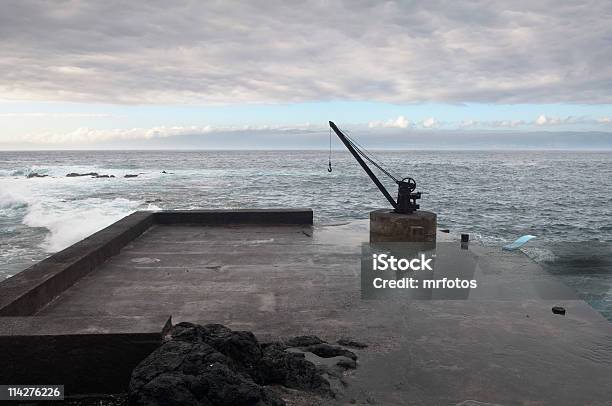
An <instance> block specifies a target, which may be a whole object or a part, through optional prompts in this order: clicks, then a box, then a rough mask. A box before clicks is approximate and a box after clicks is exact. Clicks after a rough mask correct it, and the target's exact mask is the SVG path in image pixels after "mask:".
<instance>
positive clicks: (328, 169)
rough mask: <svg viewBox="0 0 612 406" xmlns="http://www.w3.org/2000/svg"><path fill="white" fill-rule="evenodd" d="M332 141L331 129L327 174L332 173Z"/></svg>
mask: <svg viewBox="0 0 612 406" xmlns="http://www.w3.org/2000/svg"><path fill="white" fill-rule="evenodd" d="M331 140H332V134H331V128H330V129H329V166H328V167H327V172H331V171H332V166H331Z"/></svg>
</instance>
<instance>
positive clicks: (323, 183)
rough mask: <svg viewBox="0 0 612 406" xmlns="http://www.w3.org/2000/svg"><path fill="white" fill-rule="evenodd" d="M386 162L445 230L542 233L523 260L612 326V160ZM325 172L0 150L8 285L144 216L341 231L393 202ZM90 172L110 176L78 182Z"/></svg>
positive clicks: (426, 156)
mask: <svg viewBox="0 0 612 406" xmlns="http://www.w3.org/2000/svg"><path fill="white" fill-rule="evenodd" d="M374 155H375V156H376V157H377V158H378V160H379V161H381V162H383V163H384V164H385V166H386V167H387V168H388V169H390V170H391V171H392V172H393V173H395V174H398V175H401V176H411V177H413V178H415V179H416V180H417V190H418V191H421V192H422V193H423V197H422V199H421V201H420V204H421V208H422V209H424V210H431V211H434V212H436V213H438V227H439V228H440V229H443V228H448V229H450V230H451V232H453V233H456V234H458V233H470V234H471V238H472V239H475V240H478V241H480V242H481V243H483V244H486V245H490V246H499V247H501V246H502V245H504V244H506V243H508V242H511V241H513V240H514V239H516V238H518V237H519V236H521V235H524V234H533V235H535V236H537V238H536V239H535V240H533V241H532V242H530V243H528V244H527V246H526V247H525V248H524V249H523V252H524V253H525V254H526V255H529V256H530V257H531V258H533V259H534V260H535V261H537V262H539V263H540V264H541V265H542V266H543V267H544V268H545V269H546V270H548V271H549V272H550V273H552V274H555V275H557V276H558V277H559V278H561V279H562V280H563V282H564V283H566V284H568V285H569V286H571V287H572V288H574V289H575V290H576V292H577V293H578V295H579V296H580V297H581V298H583V299H584V300H586V301H587V302H588V303H590V304H591V306H593V307H594V308H595V309H597V310H598V311H599V312H601V313H602V314H603V315H604V316H605V317H606V318H607V319H608V320H610V321H612V152H577V151H375V152H374ZM327 166H328V151H45V152H42V151H41V152H8V151H4V152H2V151H0V280H2V279H4V278H7V277H9V276H11V275H14V274H16V273H18V272H20V271H21V270H23V269H25V268H27V267H28V266H30V265H32V264H33V263H35V262H37V261H40V260H41V259H43V258H45V257H47V256H48V255H50V254H51V253H53V252H57V251H59V250H61V249H63V248H65V247H67V246H69V245H70V244H72V243H74V242H76V241H78V240H80V239H81V238H83V237H85V236H87V235H89V234H91V233H93V232H95V231H97V230H99V229H101V228H103V227H105V226H107V225H109V224H111V223H113V222H114V221H116V220H118V219H120V218H122V217H124V216H126V215H127V214H129V213H131V212H133V211H135V210H157V209H198V208H244V207H253V208H266V207H267V208H274V207H310V208H312V209H313V210H314V213H315V223H316V224H318V225H334V224H343V223H346V222H350V221H355V220H362V219H367V218H368V212H369V211H370V210H372V209H375V208H380V207H387V206H388V203H387V201H386V200H385V199H384V197H382V195H381V194H380V192H379V191H378V190H377V189H376V187H375V186H374V184H373V183H372V182H371V181H370V180H369V179H368V177H367V176H366V175H365V173H364V172H363V170H362V169H361V168H360V167H359V166H358V164H357V163H356V162H355V161H354V159H353V157H352V156H350V155H349V154H348V152H346V151H333V153H332V167H333V171H332V172H331V173H330V172H328V171H327ZM89 172H94V173H97V174H98V175H108V177H92V176H82V177H67V176H66V175H67V174H70V173H89ZM34 174H36V175H38V176H40V177H37V176H33V175H34ZM125 175H137V176H132V177H127V178H126V177H125ZM111 176H114V177H111ZM386 184H387V185H388V187H389V189H390V190H391V191H392V194H395V192H396V189H395V187H394V185H393V183H392V182H391V183H389V182H386Z"/></svg>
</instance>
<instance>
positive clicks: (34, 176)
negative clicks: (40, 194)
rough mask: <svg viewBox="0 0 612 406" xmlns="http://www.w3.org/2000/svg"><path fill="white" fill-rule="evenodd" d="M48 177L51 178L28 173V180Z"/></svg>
mask: <svg viewBox="0 0 612 406" xmlns="http://www.w3.org/2000/svg"><path fill="white" fill-rule="evenodd" d="M47 176H49V175H45V174H40V173H38V172H32V173H28V176H27V178H28V179H30V178H46V177H47Z"/></svg>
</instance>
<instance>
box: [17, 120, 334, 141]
mask: <svg viewBox="0 0 612 406" xmlns="http://www.w3.org/2000/svg"><path fill="white" fill-rule="evenodd" d="M323 130H324V128H323V127H322V126H316V125H312V124H309V123H307V124H299V125H294V126H281V125H245V126H231V127H213V126H199V127H198V126H159V127H151V128H116V129H110V130H100V129H93V128H78V129H76V130H74V131H70V132H65V133H53V132H43V133H35V134H28V135H26V136H24V137H23V138H22V139H21V141H23V142H25V143H35V144H43V145H48V144H56V145H63V144H96V143H101V142H109V141H132V140H151V139H159V138H169V137H175V136H181V135H204V134H210V133H224V132H226V133H227V132H244V131H247V132H262V131H269V132H277V133H287V132H312V131H323Z"/></svg>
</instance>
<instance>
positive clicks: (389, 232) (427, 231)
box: [370, 209, 437, 243]
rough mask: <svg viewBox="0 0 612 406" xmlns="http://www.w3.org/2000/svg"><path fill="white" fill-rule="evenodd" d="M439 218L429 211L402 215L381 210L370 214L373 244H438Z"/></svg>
mask: <svg viewBox="0 0 612 406" xmlns="http://www.w3.org/2000/svg"><path fill="white" fill-rule="evenodd" d="M436 227H437V216H436V214H435V213H432V212H429V211H420V210H419V211H416V212H414V213H411V214H400V213H396V212H394V211H393V210H389V209H381V210H375V211H372V212H370V241H371V242H431V243H435V242H436V234H437V231H436Z"/></svg>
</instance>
